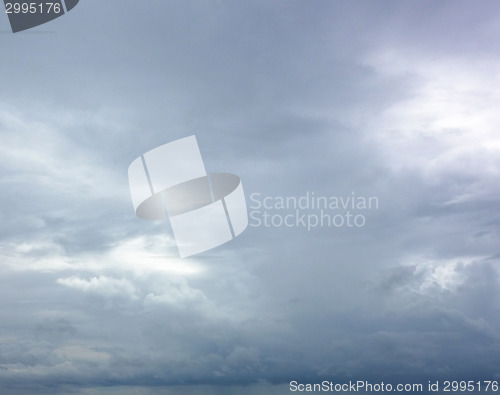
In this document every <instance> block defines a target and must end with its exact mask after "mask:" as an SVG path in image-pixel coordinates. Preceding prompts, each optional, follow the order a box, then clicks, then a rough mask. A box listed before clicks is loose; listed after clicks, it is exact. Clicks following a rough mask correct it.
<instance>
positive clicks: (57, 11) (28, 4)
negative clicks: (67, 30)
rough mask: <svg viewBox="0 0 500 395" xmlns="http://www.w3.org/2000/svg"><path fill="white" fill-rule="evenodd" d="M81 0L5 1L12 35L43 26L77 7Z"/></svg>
mask: <svg viewBox="0 0 500 395" xmlns="http://www.w3.org/2000/svg"><path fill="white" fill-rule="evenodd" d="M79 1H80V0H50V1H37V2H35V1H33V0H31V1H30V0H4V1H3V2H4V5H5V9H6V12H7V16H8V18H9V22H10V27H11V29H12V33H17V32H21V31H23V30H28V29H31V28H33V27H36V26H40V25H43V24H44V23H47V22H50V21H52V20H54V19H56V18H59V17H60V16H63V15H64V14H65V11H64V10H65V9H66V11H70V10H72V9H73V8H75V7H76V5H77V4H78V3H79Z"/></svg>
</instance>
